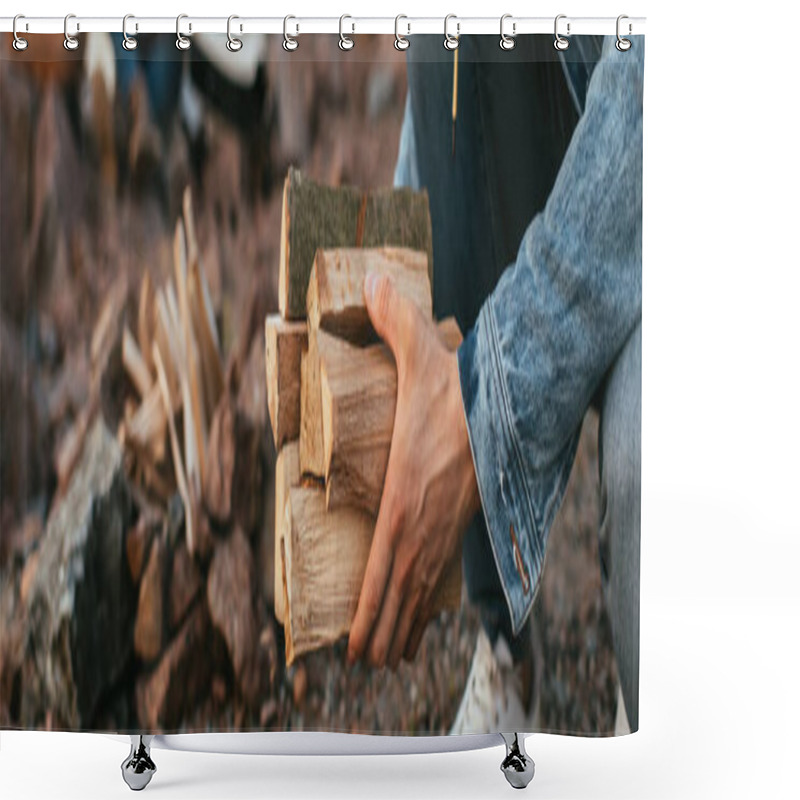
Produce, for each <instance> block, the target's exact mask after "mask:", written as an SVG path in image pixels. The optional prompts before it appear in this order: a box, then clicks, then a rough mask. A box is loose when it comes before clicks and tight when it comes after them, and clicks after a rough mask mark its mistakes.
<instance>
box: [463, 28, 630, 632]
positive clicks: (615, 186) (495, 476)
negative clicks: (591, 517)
mask: <svg viewBox="0 0 800 800" xmlns="http://www.w3.org/2000/svg"><path fill="white" fill-rule="evenodd" d="M614 41H615V39H614V37H609V38H607V39H606V41H605V43H604V47H603V55H602V58H601V60H600V61H599V63H598V64H597V66H596V68H595V70H594V72H593V74H592V77H591V80H590V83H589V88H588V91H587V95H586V105H585V109H584V113H583V115H582V116H581V119H580V121H579V123H578V125H577V127H576V129H575V132H574V134H573V137H572V140H571V142H570V145H569V148H568V150H567V153H566V155H565V157H564V161H563V163H562V165H561V169H560V171H559V174H558V177H557V179H556V182H555V185H554V186H553V189H552V192H551V194H550V196H549V198H548V201H547V204H546V206H545V208H544V210H543V211H542V212H541V213H540V214H538V215H537V216H536V217H535V218H534V219H533V221H532V222H531V224H530V226H529V227H528V229H527V231H526V232H525V235H524V237H523V239H522V243H521V245H520V248H519V252H518V254H517V259H516V262H515V263H514V264H512V265H510V266H509V267H508V268H507V269H506V270H505V272H504V273H503V275H502V276H501V278H500V281H499V282H498V284H497V286H496V288H495V290H494V292H493V293H492V294H491V295H490V296H489V297H488V298H487V300H486V302H485V303H484V305H483V307H482V309H481V312H480V314H479V316H478V320H477V322H476V324H475V327H474V328H473V329H472V331H470V333H469V334H468V335H467V337H466V339H465V340H464V342H463V344H462V346H461V348H460V350H459V353H458V364H459V374H460V380H461V392H462V398H463V402H464V410H465V415H466V419H467V427H468V430H469V437H470V445H471V447H472V455H473V459H474V463H475V471H476V474H477V479H478V486H479V490H480V494H481V503H482V507H483V512H484V515H485V518H486V525H487V528H488V530H489V538H490V541H491V546H492V550H493V553H494V557H495V561H496V562H497V568H498V572H499V574H500V578H501V582H502V585H503V591H504V593H505V597H506V602H507V603H508V607H509V611H510V615H511V622H512V627H513V630H514V633H515V634H516V633H517V632H518V631H519V629H520V628H521V626H522V624H523V622H524V621H525V618H526V617H527V615H528V612H529V611H530V608H531V606H532V604H533V599H534V596H535V593H536V589H537V588H538V585H539V579H540V576H541V571H542V566H543V561H544V554H545V546H546V544H547V536H548V533H549V530H550V526H551V524H552V521H553V518H554V517H555V514H556V512H557V510H558V507H559V505H560V503H561V499H562V496H563V493H564V489H565V488H566V483H567V479H568V477H569V472H570V469H571V467H572V462H573V460H574V456H575V450H576V447H577V441H578V436H579V433H580V426H581V423H582V420H583V416H584V413H585V411H586V409H587V407H588V405H589V403H590V401H591V398H592V396H593V394H594V392H595V390H596V389H597V387H598V385H599V383H600V382H601V380H602V378H603V376H604V374H605V373H606V371H607V370H608V368H609V367H610V365H611V364H612V363H613V361H614V359H615V356H616V355H617V353H618V352H619V351H620V349H621V348H622V346H623V344H624V342H625V341H626V339H627V338H628V336H629V334H630V333H631V331H632V330H633V329H634V327H635V325H636V324H637V322H638V321H639V320H640V319H641V310H642V90H643V78H644V39H643V37H637V38H636V39H635V40H634V45H633V47H632V49H631V50H629V51H628V52H624V53H620V52H618V51H617V50H616V48H615V47H614V45H613V42H614Z"/></svg>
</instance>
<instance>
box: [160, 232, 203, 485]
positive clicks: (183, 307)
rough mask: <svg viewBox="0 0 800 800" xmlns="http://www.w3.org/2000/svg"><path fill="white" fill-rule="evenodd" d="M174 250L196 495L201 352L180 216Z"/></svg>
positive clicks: (190, 470) (187, 446) (186, 428)
mask: <svg viewBox="0 0 800 800" xmlns="http://www.w3.org/2000/svg"><path fill="white" fill-rule="evenodd" d="M173 254H174V266H175V284H176V286H177V295H178V298H177V299H178V320H179V324H180V332H181V345H182V352H181V353H180V356H181V358H180V364H181V366H182V369H181V370H180V372H181V392H182V393H183V404H184V416H183V436H184V454H185V456H186V474H187V478H188V479H189V482H190V483H191V484H192V485H193V487H194V489H195V491H196V492H197V494H198V496H199V494H200V486H201V483H202V475H203V471H204V468H205V458H206V445H207V441H206V431H207V417H206V409H205V405H204V402H203V399H204V398H203V394H202V386H201V380H202V378H201V375H200V370H201V365H200V354H199V352H198V347H197V342H196V340H195V332H194V326H193V324H192V312H191V310H190V301H189V267H188V264H187V253H186V237H185V235H184V227H183V223H182V222H181V220H178V224H177V225H176V226H175V238H174V245H173ZM168 288H169V287H168ZM209 414H210V411H209Z"/></svg>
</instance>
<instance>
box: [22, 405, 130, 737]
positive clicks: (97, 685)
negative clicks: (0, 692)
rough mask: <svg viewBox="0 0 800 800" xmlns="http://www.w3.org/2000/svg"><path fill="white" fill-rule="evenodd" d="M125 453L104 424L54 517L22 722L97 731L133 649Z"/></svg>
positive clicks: (32, 627)
mask: <svg viewBox="0 0 800 800" xmlns="http://www.w3.org/2000/svg"><path fill="white" fill-rule="evenodd" d="M122 461H123V456H122V451H121V449H120V447H119V445H118V444H117V441H116V439H115V438H114V437H113V436H112V435H111V433H110V432H109V431H108V429H107V428H106V427H105V425H104V424H103V422H102V421H101V420H98V421H97V422H96V423H95V424H94V426H93V428H92V430H91V431H90V432H89V434H88V435H87V439H86V444H85V447H84V450H83V455H82V456H81V460H80V463H79V464H78V466H77V467H76V469H75V472H74V474H73V476H72V480H71V481H70V485H69V489H68V490H67V493H66V494H65V495H64V497H63V499H62V500H61V501H60V503H59V504H58V505H57V506H56V507H55V508H54V509H53V511H52V513H51V514H50V518H49V519H48V522H47V529H46V531H45V534H44V538H43V539H42V541H41V543H40V545H39V551H38V552H39V561H38V566H37V570H36V575H35V577H34V580H33V583H32V585H31V587H30V590H29V592H28V596H27V604H26V607H25V618H26V620H27V634H26V637H27V641H26V646H25V654H26V655H25V658H26V662H25V664H24V665H23V675H24V679H23V681H22V698H21V711H20V719H21V724H22V726H23V727H25V728H32V727H36V726H37V725H40V724H41V722H42V720H43V719H44V717H45V714H46V713H48V712H50V713H52V714H53V718H54V720H55V722H56V724H57V725H58V726H61V727H64V728H68V729H71V730H78V729H81V728H86V727H90V726H91V724H92V722H93V721H94V716H95V712H96V711H97V708H98V704H99V703H100V700H101V698H102V697H103V695H104V693H105V692H106V691H107V690H108V689H109V688H110V687H111V686H113V685H114V684H115V682H116V681H117V680H118V679H119V678H120V676H121V675H122V674H123V671H124V669H125V665H126V664H127V663H128V659H129V657H130V654H131V649H132V646H133V620H134V613H135V610H136V591H135V590H134V587H133V581H132V580H131V577H130V573H129V571H128V565H127V559H126V555H125V533H126V531H127V530H128V528H129V526H130V521H131V512H132V501H131V496H130V492H129V489H128V484H127V482H126V479H125V473H124V468H123V463H122Z"/></svg>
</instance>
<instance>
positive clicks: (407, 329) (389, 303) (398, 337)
mask: <svg viewBox="0 0 800 800" xmlns="http://www.w3.org/2000/svg"><path fill="white" fill-rule="evenodd" d="M364 302H365V303H366V305H367V313H368V314H369V318H370V321H371V322H372V327H373V328H375V330H376V332H377V333H378V336H380V337H381V339H383V340H384V342H386V344H388V345H389V347H390V348H391V350H392V352H393V353H394V357H395V361H398V362H399V361H400V355H401V353H403V352H404V350H405V348H406V346H407V345H408V343H409V341H410V338H409V337H410V335H411V333H412V327H413V322H414V306H413V303H412V302H411V301H410V300H409V299H408V298H407V297H404V296H403V295H402V294H400V292H398V291H397V289H396V288H395V286H394V284H393V283H392V280H391V278H390V277H389V276H388V275H381V274H378V273H376V272H369V273H367V277H366V278H365V279H364Z"/></svg>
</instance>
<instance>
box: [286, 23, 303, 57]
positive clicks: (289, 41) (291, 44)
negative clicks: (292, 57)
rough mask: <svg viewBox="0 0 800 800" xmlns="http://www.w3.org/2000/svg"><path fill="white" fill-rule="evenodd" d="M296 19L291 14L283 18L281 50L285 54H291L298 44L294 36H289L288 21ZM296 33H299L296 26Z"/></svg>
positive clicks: (298, 27) (298, 28)
mask: <svg viewBox="0 0 800 800" xmlns="http://www.w3.org/2000/svg"><path fill="white" fill-rule="evenodd" d="M290 19H296V17H293V16H292V15H291V14H289V15H288V16H286V17H284V18H283V49H284V50H286V52H287V53H293V52H294V51H295V50H297V48H298V46H299V44H300V42H298V41H297V38H296V37H294V36H290V35H289V20H290ZM297 31H298V33H299V31H300V26H299V25H298V26H297Z"/></svg>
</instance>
